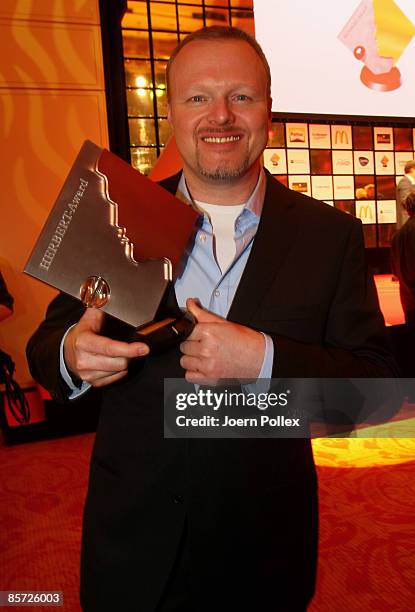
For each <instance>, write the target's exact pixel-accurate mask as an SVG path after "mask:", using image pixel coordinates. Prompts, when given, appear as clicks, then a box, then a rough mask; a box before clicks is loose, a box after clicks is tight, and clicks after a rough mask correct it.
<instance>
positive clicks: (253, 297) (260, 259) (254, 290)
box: [159, 171, 298, 324]
mask: <svg viewBox="0 0 415 612" xmlns="http://www.w3.org/2000/svg"><path fill="white" fill-rule="evenodd" d="M266 172H267V171H266ZM180 176H181V172H179V173H178V174H175V175H174V176H171V177H169V178H167V179H165V180H164V181H161V182H160V183H159V184H160V185H161V186H162V187H164V188H165V189H167V190H168V191H170V192H171V193H173V194H174V193H176V191H177V187H178V184H179V180H180ZM297 231H298V218H297V216H296V207H295V203H294V199H293V197H292V192H291V191H290V190H289V189H287V188H286V187H284V186H283V185H281V184H280V183H279V182H278V181H277V180H276V179H275V178H274V177H273V176H271V174H269V172H267V188H266V191H265V198H264V206H263V209H262V215H261V220H260V223H259V226H258V231H257V233H256V236H255V239H254V244H253V245H252V250H251V253H250V255H249V259H248V262H247V264H246V267H245V270H244V273H243V274H242V278H241V281H240V283H239V286H238V289H237V291H236V294H235V298H234V300H233V302H232V305H231V308H230V310H229V314H228V319H229V320H231V321H236V322H238V323H245V324H248V323H249V321H250V320H251V319H252V317H253V315H254V314H255V311H256V310H257V308H258V307H259V305H260V303H261V302H262V300H263V299H264V298H265V297H266V293H267V290H268V288H269V287H270V286H271V284H272V282H273V280H274V278H275V276H276V274H277V272H278V269H279V268H280V266H281V265H282V264H283V263H284V261H285V258H286V255H287V253H288V251H289V250H290V248H291V247H292V245H293V243H294V240H295V236H296V234H297ZM166 297H167V303H166V302H164V304H165V306H167V307H169V308H171V309H173V310H176V309H178V305H177V301H176V295H175V292H174V286H173V284H171V286H170V287H169V290H168V292H167V296H166Z"/></svg>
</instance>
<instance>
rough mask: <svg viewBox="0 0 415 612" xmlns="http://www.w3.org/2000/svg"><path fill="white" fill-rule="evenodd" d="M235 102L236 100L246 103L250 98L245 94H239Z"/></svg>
mask: <svg viewBox="0 0 415 612" xmlns="http://www.w3.org/2000/svg"><path fill="white" fill-rule="evenodd" d="M235 100H236V101H237V102H246V100H249V98H248V96H247V95H245V94H237V95H236V96H235Z"/></svg>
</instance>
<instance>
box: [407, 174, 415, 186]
mask: <svg viewBox="0 0 415 612" xmlns="http://www.w3.org/2000/svg"><path fill="white" fill-rule="evenodd" d="M405 176H407V177H408V178H409V180H410V181H411V183H412V184H413V185H415V177H413V176H412V174H405Z"/></svg>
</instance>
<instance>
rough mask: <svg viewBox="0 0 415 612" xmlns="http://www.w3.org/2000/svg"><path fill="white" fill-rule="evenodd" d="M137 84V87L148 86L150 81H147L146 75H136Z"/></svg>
mask: <svg viewBox="0 0 415 612" xmlns="http://www.w3.org/2000/svg"><path fill="white" fill-rule="evenodd" d="M135 85H136V87H147V85H148V82H147V79H146V77H144V76H137V77H135Z"/></svg>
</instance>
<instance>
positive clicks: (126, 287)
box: [25, 141, 198, 348]
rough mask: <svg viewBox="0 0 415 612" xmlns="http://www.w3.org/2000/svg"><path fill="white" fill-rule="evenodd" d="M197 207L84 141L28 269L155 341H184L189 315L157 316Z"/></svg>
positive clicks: (138, 335)
mask: <svg viewBox="0 0 415 612" xmlns="http://www.w3.org/2000/svg"><path fill="white" fill-rule="evenodd" d="M197 216H198V215H197V213H196V212H195V211H194V210H193V209H192V208H191V207H190V206H187V205H186V204H184V203H183V202H181V201H180V200H178V199H177V198H175V197H174V196H173V195H171V194H170V193H169V192H167V191H166V190H165V189H163V188H162V187H160V186H159V185H157V184H156V183H154V182H152V181H151V180H150V179H148V178H147V177H145V176H143V175H141V174H140V173H139V172H138V171H137V170H134V169H133V168H132V167H131V166H130V165H129V164H127V163H126V162H124V161H122V160H121V159H119V158H118V157H116V156H115V155H113V154H112V153H110V152H109V151H107V150H106V149H102V148H101V147H98V146H97V145H95V144H94V143H92V142H90V141H86V142H85V143H84V145H83V146H82V148H81V150H80V152H79V154H78V157H77V159H76V160H75V163H74V165H73V167H72V169H71V171H70V173H69V175H68V177H67V179H66V181H65V183H64V185H63V188H62V190H61V192H60V194H59V196H58V199H57V201H56V203H55V205H54V207H53V209H52V211H51V213H50V215H49V217H48V219H47V221H46V224H45V226H44V228H43V230H42V232H41V234H40V236H39V238H38V241H37V243H36V245H35V247H34V249H33V252H32V254H31V256H30V258H29V261H28V262H27V264H26V267H25V272H26V273H27V274H30V275H31V276H33V277H35V278H37V279H39V280H41V281H43V282H45V283H47V284H48V285H51V286H52V287H55V288H57V289H59V290H61V291H63V292H65V293H67V294H69V295H71V296H73V297H75V298H77V299H80V300H82V302H83V304H84V305H85V306H87V307H94V308H100V309H102V310H103V311H104V312H105V313H107V314H109V315H112V316H113V317H116V318H117V319H119V320H121V321H123V322H125V323H127V324H129V325H130V326H132V327H134V328H135V330H137V331H136V332H135V334H134V336H133V337H134V338H138V339H142V340H143V341H145V342H147V343H148V344H149V345H150V347H151V348H156V345H157V348H159V345H160V344H163V345H168V344H171V342H172V340H173V339H174V340H175V341H176V342H177V341H180V340H181V339H183V338H184V337H186V335H188V333H190V331H191V329H192V328H193V321H192V319H191V317H190V316H189V315H185V314H183V315H180V313H174V314H173V316H171V317H169V318H167V319H163V320H161V321H155V319H156V317H157V311H158V309H159V307H160V304H161V302H162V298H163V295H164V294H165V293H166V289H167V287H168V285H169V282H170V281H171V280H172V279H173V277H174V274H175V271H176V268H177V265H178V263H179V261H180V259H181V258H182V256H183V254H184V252H185V250H186V245H187V244H188V242H189V240H190V238H191V235H192V233H193V229H194V226H195V221H196V218H197Z"/></svg>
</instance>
